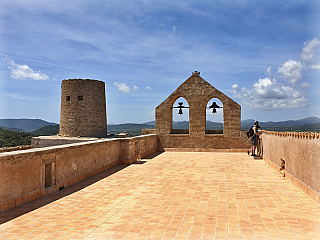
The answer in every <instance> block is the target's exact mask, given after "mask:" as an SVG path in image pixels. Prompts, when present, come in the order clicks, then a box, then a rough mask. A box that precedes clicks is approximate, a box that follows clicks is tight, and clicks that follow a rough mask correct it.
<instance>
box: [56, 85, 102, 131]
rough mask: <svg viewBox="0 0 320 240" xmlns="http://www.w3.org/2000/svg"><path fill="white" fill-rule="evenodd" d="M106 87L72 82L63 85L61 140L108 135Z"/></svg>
mask: <svg viewBox="0 0 320 240" xmlns="http://www.w3.org/2000/svg"><path fill="white" fill-rule="evenodd" d="M106 114H107V113H106V95H105V83H104V82H102V81H98V80H91V79H69V80H63V81H62V83H61V112H60V130H59V134H60V135H61V136H67V137H78V136H81V137H104V136H106V135H107V117H106V116H107V115H106Z"/></svg>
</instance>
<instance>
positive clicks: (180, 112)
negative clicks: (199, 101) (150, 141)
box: [171, 97, 189, 134]
mask: <svg viewBox="0 0 320 240" xmlns="http://www.w3.org/2000/svg"><path fill="white" fill-rule="evenodd" d="M171 134H189V104H188V102H187V100H186V99H185V98H183V97H179V98H178V99H177V100H176V101H175V102H174V103H173V106H172V128H171Z"/></svg>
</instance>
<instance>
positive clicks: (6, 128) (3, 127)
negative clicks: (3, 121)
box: [0, 126, 25, 132]
mask: <svg viewBox="0 0 320 240" xmlns="http://www.w3.org/2000/svg"><path fill="white" fill-rule="evenodd" d="M0 128H2V129H4V130H9V131H13V132H25V131H24V130H22V129H19V128H10V127H6V126H0Z"/></svg>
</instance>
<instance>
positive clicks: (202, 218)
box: [0, 152, 320, 240]
mask: <svg viewBox="0 0 320 240" xmlns="http://www.w3.org/2000/svg"><path fill="white" fill-rule="evenodd" d="M0 222H1V223H2V224H1V225H0V236H1V237H0V238H1V239H181V240H182V239H196V240H198V239H290V240H293V239H320V205H319V204H317V203H316V202H315V201H313V200H312V199H311V198H309V197H308V196H306V195H305V194H304V193H303V192H302V191H300V190H299V189H298V188H297V187H295V186H294V185H293V184H292V183H291V182H289V181H288V180H286V179H284V178H283V177H281V176H280V175H279V174H277V173H276V172H275V171H273V170H272V169H270V168H269V167H268V166H267V165H266V163H265V162H264V161H262V160H254V159H252V158H250V157H248V156H247V155H246V154H244V153H181V152H180V153H179V152H166V153H162V154H160V155H158V156H156V157H154V158H150V159H148V161H147V162H146V163H144V164H133V165H130V166H127V167H126V166H118V167H116V168H113V169H111V170H109V171H106V172H104V173H101V174H99V175H96V176H94V177H92V178H90V179H87V180H85V181H82V182H80V183H78V184H76V185H74V186H72V187H69V188H66V189H64V190H62V191H59V192H57V193H53V194H51V195H49V196H47V197H45V198H41V199H38V200H36V201H33V202H31V203H28V204H25V205H22V206H20V207H17V208H14V209H12V210H9V211H7V212H4V213H2V214H0Z"/></svg>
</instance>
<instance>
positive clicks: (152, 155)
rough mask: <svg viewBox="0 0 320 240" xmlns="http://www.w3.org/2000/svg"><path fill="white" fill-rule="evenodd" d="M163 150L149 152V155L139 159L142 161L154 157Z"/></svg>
mask: <svg viewBox="0 0 320 240" xmlns="http://www.w3.org/2000/svg"><path fill="white" fill-rule="evenodd" d="M162 153H163V152H155V153H152V154H150V155H149V156H146V157H144V158H142V159H141V160H142V161H143V160H144V159H149V160H150V159H152V158H155V157H157V156H159V155H160V154H162Z"/></svg>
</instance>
